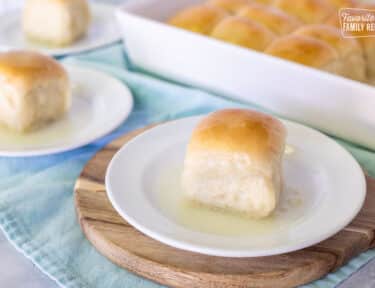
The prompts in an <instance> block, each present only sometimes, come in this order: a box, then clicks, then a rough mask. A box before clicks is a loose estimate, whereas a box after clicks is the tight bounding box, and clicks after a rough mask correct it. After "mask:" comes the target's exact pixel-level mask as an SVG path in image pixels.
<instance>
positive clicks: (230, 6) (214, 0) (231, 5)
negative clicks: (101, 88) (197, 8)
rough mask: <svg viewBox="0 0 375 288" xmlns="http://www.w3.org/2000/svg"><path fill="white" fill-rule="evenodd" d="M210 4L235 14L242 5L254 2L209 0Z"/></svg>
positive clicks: (247, 0) (248, 0) (244, 0)
mask: <svg viewBox="0 0 375 288" xmlns="http://www.w3.org/2000/svg"><path fill="white" fill-rule="evenodd" d="M206 3H207V4H209V5H212V6H215V7H218V8H221V9H223V10H225V11H227V12H228V13H232V14H235V13H236V12H237V11H239V10H240V9H241V8H242V7H244V6H246V5H248V4H250V3H252V1H251V0H208V1H207V2H206Z"/></svg>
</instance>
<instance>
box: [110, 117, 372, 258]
mask: <svg viewBox="0 0 375 288" xmlns="http://www.w3.org/2000/svg"><path fill="white" fill-rule="evenodd" d="M200 119H201V118H200V117H193V118H186V119H181V120H177V121H173V122H168V123H166V124H164V125H160V126H157V127H155V128H153V129H151V130H149V131H147V132H145V133H143V134H142V135H140V136H138V137H136V138H135V139H133V140H132V141H130V142H129V143H127V144H126V145H125V146H124V147H122V148H121V150H120V151H119V152H118V153H117V154H116V155H115V156H114V157H113V159H112V161H111V162H110V165H109V167H108V170H107V174H106V188H107V193H108V196H109V199H110V201H111V203H112V205H113V207H115V209H116V210H117V212H118V213H119V214H120V215H121V216H122V217H123V218H124V219H125V220H126V221H128V222H129V223H130V224H131V225H133V226H134V227H135V228H137V229H138V230H140V231H141V232H143V233H144V234H146V235H148V236H150V237H152V238H154V239H156V240H158V241H160V242H163V243H165V244H167V245H170V246H174V247H176V248H180V249H185V250H189V251H193V252H199V253H203V254H209V255H215V256H226V257H255V256H267V255H274V254H280V253H286V252H290V251H294V250H298V249H301V248H304V247H307V246H310V245H313V244H315V243H318V242H320V241H322V240H324V239H326V238H328V237H330V236H332V235H333V234H335V233H336V232H338V231H339V230H341V229H342V228H344V227H345V226H346V225H347V224H348V223H349V222H350V221H351V220H352V219H353V218H354V217H355V215H356V214H357V213H358V212H359V210H360V208H361V207H362V204H363V202H364V199H365V194H366V183H365V178H364V175H363V173H362V170H361V168H360V166H359V165H358V163H357V162H356V161H355V160H354V158H353V157H352V156H351V155H350V154H349V153H348V152H347V151H346V150H344V149H343V148H342V147H341V146H339V145H338V144H337V143H335V142H334V141H333V140H331V139H330V138H328V137H327V136H325V135H323V134H321V133H320V132H317V131H315V130H313V129H311V128H307V127H305V126H302V125H299V124H295V123H292V122H289V121H284V124H285V125H286V127H287V130H288V138H287V143H288V145H291V147H293V150H294V152H293V153H291V154H287V155H285V159H284V173H285V177H284V178H285V183H286V185H285V186H286V187H287V188H286V189H285V191H286V192H285V191H284V193H283V196H282V200H281V205H279V208H278V210H277V212H276V215H275V216H274V218H271V219H268V220H264V222H262V223H261V225H260V224H259V222H257V221H255V220H249V219H247V220H245V219H243V218H240V217H239V216H233V215H226V214H223V213H221V212H218V211H209V210H201V209H203V208H197V209H195V211H192V210H189V211H185V212H187V213H185V215H184V213H180V212H181V211H182V210H183V209H181V210H180V211H179V209H180V208H181V207H183V205H181V203H178V202H177V201H178V200H176V199H178V197H179V196H178V195H181V190H180V187H179V174H180V171H181V167H182V163H183V158H184V154H185V148H186V145H187V143H188V140H189V138H190V135H191V132H192V130H193V128H194V127H195V125H196V124H197V122H198V121H199V120H200ZM167 190H169V192H165V191H167ZM179 193H180V194H179ZM180 200H181V199H180ZM287 203H289V206H290V207H289V209H285V207H286V206H287V205H286V204H287ZM185 204H186V203H185ZM197 211H198V212H197ZM223 215H225V216H223ZM194 218H195V220H194ZM209 218H211V219H209ZM229 218H230V219H229ZM210 221H211V224H212V225H210ZM246 221H248V222H246ZM222 223H224V224H222ZM220 225H224V226H223V227H219V226H220ZM225 225H226V227H225ZM246 225H248V226H246ZM216 226H217V227H216ZM237 226H238V227H239V228H240V230H238V229H237V228H238V227H237ZM215 227H216V228H215ZM236 227H237V228H236ZM244 227H248V228H249V229H246V228H244ZM253 228H255V229H253Z"/></svg>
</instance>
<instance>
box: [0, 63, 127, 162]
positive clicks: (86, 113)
mask: <svg viewBox="0 0 375 288" xmlns="http://www.w3.org/2000/svg"><path fill="white" fill-rule="evenodd" d="M65 68H66V69H67V71H68V74H69V78H70V81H71V84H72V99H73V101H72V107H71V109H70V110H69V113H68V114H67V115H66V116H65V117H64V118H62V119H61V120H58V121H56V122H54V123H52V124H50V125H48V126H46V127H45V128H43V129H41V130H37V131H35V132H30V133H27V134H18V133H15V132H11V131H10V130H8V129H7V128H5V127H0V155H1V156H37V155H45V154H52V153H57V152H63V151H67V150H71V149H74V148H77V147H80V146H83V145H86V144H88V143H90V142H92V141H94V140H96V139H98V138H100V137H102V136H104V135H105V134H107V133H109V132H110V131H112V130H113V129H115V128H116V127H118V126H119V125H120V124H121V123H122V122H123V121H124V120H125V119H126V118H127V117H128V115H129V114H130V112H131V110H132V106H133V98H132V95H131V92H130V91H129V89H128V88H127V87H126V86H125V85H124V84H122V83H121V82H120V81H118V80H116V79H115V78H113V77H110V76H108V75H106V74H104V73H101V72H98V71H95V70H92V69H87V68H80V67H77V66H73V65H65Z"/></svg>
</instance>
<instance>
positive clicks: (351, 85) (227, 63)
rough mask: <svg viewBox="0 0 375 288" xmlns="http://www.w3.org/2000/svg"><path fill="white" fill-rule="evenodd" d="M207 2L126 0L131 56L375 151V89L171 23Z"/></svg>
mask: <svg viewBox="0 0 375 288" xmlns="http://www.w3.org/2000/svg"><path fill="white" fill-rule="evenodd" d="M199 2H202V1H200V0H174V1H169V0H138V1H129V3H127V4H125V5H124V6H122V7H121V8H120V9H119V10H118V11H117V19H118V22H119V26H120V29H121V33H122V36H123V38H124V45H125V48H126V50H127V52H128V54H129V57H130V60H131V62H132V63H133V64H134V65H136V66H138V67H141V68H143V69H145V70H147V71H151V72H153V73H156V74H159V75H161V76H163V77H166V78H169V79H173V80H175V81H178V82H183V83H186V84H190V85H193V86H197V87H201V88H204V89H207V90H209V91H212V92H215V93H218V94H221V95H223V96H228V97H231V98H234V99H237V100H242V101H246V102H251V103H256V104H257V105H260V106H263V107H264V108H266V109H268V110H269V111H272V112H274V113H277V114H279V115H281V116H284V117H287V118H290V119H294V120H297V121H300V122H303V123H305V124H308V125H310V126H314V127H316V128H318V129H320V130H323V131H325V132H328V133H330V134H332V135H336V136H339V137H343V138H345V139H348V140H350V141H353V142H355V143H358V144H362V145H364V146H367V147H370V148H373V149H375V88H374V87H372V86H369V85H366V84H362V83H360V82H356V81H352V80H348V79H346V78H343V77H339V76H335V75H333V74H329V73H326V72H322V71H319V70H316V69H312V68H309V67H305V66H302V65H299V64H295V63H292V62H289V61H285V60H282V59H278V58H275V57H271V56H268V55H265V54H262V53H258V52H255V51H251V50H248V49H244V48H241V47H237V46H234V45H231V44H227V43H225V42H221V41H217V40H215V39H211V38H208V37H205V36H201V35H198V34H195V33H191V32H189V31H184V30H182V29H178V28H175V27H172V26H169V25H167V24H165V23H164V22H165V20H166V19H168V18H169V17H170V16H172V15H173V14H174V13H175V12H177V11H178V10H180V9H182V8H184V7H186V6H189V5H192V4H196V3H199Z"/></svg>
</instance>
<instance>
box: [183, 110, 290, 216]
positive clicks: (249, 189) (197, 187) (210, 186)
mask: <svg viewBox="0 0 375 288" xmlns="http://www.w3.org/2000/svg"><path fill="white" fill-rule="evenodd" d="M285 137H286V129H285V128H284V126H283V124H282V123H281V122H280V121H279V120H277V119H275V118H272V117H271V116H267V115H265V114H263V113H260V112H256V111H251V110H244V109H226V110H221V111H217V112H214V113H212V114H209V115H208V116H206V117H205V118H204V119H203V120H201V121H200V122H199V123H198V125H197V126H196V127H195V129H194V131H193V133H192V137H191V139H190V142H189V144H188V149H187V152H186V156H185V161H184V170H183V173H182V187H183V190H184V194H185V196H187V197H188V198H190V199H192V200H194V201H196V202H199V203H202V204H205V205H209V206H212V207H216V208H224V209H230V210H232V211H237V212H241V213H245V214H246V215H248V216H250V217H254V218H263V217H267V216H268V215H270V214H271V213H272V212H273V211H274V210H275V208H276V206H277V203H278V199H279V194H280V192H281V190H282V189H281V187H282V156H283V154H284V147H285Z"/></svg>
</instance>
